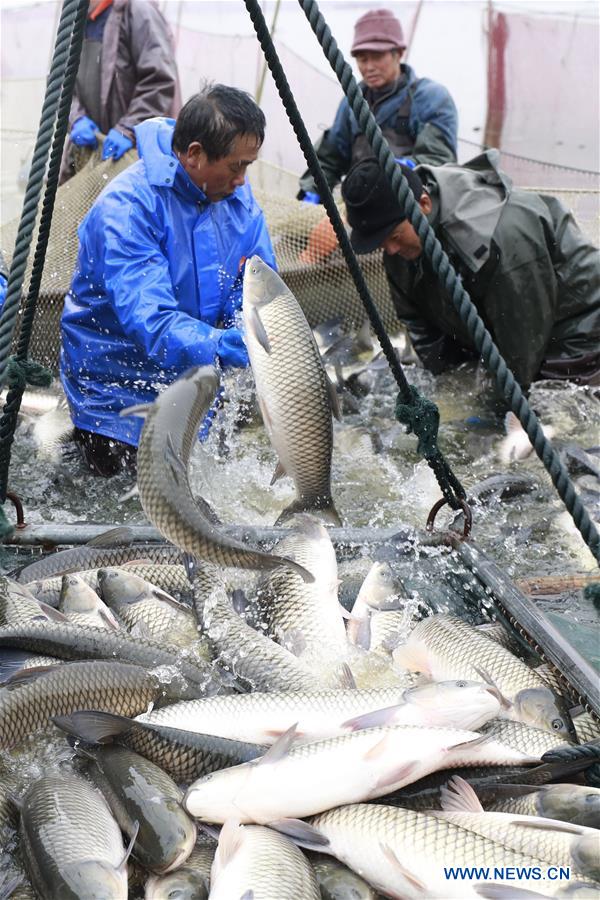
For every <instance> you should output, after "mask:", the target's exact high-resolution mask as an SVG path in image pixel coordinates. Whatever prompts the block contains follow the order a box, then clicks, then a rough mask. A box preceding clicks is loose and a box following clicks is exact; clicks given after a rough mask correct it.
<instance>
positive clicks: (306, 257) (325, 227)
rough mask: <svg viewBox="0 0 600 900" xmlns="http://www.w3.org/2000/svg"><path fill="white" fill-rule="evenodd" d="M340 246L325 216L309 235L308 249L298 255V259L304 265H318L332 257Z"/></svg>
mask: <svg viewBox="0 0 600 900" xmlns="http://www.w3.org/2000/svg"><path fill="white" fill-rule="evenodd" d="M337 245H338V241H337V237H336V236H335V231H334V230H333V225H332V224H331V222H330V221H329V219H328V218H327V216H325V218H324V219H321V221H320V222H317V224H316V225H315V227H314V228H313V230H312V231H311V232H310V234H309V235H308V243H307V245H306V249H304V250H303V251H302V253H300V254H299V255H298V259H299V260H300V262H302V263H308V264H311V263H317V262H319V261H320V260H321V259H324V258H325V257H326V256H330V255H331V254H332V253H333V251H334V250H335V248H336V247H337Z"/></svg>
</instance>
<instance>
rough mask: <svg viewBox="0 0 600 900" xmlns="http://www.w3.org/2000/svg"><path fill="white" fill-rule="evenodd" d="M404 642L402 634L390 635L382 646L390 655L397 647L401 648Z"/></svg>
mask: <svg viewBox="0 0 600 900" xmlns="http://www.w3.org/2000/svg"><path fill="white" fill-rule="evenodd" d="M401 642H402V636H401V635H400V634H390V635H388V637H386V638H384V640H383V641H382V642H381V646H382V647H383V649H384V650H387V652H388V653H393V652H394V650H395V649H396V647H399V646H400V644H401Z"/></svg>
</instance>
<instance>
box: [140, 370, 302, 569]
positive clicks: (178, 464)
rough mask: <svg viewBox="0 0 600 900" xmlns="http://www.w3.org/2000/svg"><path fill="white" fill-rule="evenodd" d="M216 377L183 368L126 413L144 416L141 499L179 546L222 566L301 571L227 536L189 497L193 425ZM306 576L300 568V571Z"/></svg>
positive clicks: (202, 412) (199, 419)
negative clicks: (160, 390)
mask: <svg viewBox="0 0 600 900" xmlns="http://www.w3.org/2000/svg"><path fill="white" fill-rule="evenodd" d="M218 387H219V377H218V375H217V371H216V369H215V368H214V366H203V367H201V368H195V369H190V370H188V371H187V372H186V373H185V374H184V375H182V376H181V377H180V378H178V379H177V381H175V382H173V384H171V385H170V386H169V387H168V388H167V389H166V390H165V391H163V393H162V394H160V395H159V397H158V399H157V400H156V401H155V402H154V403H150V404H147V405H146V406H142V407H136V408H135V410H129V411H125V412H126V414H128V415H135V414H137V415H141V416H143V417H144V427H143V428H142V433H141V436H140V441H139V445H138V452H137V476H138V489H139V493H140V501H141V504H142V507H143V509H144V512H145V513H146V515H147V516H148V518H149V519H150V521H151V522H152V524H153V525H154V526H155V527H156V528H157V529H158V530H159V531H160V532H161V534H162V535H163V536H164V537H166V538H167V539H168V540H170V541H172V542H173V543H174V544H175V546H176V547H179V548H180V550H184V551H186V552H187V553H191V554H193V555H194V556H198V557H200V559H204V560H208V561H210V562H213V563H217V564H218V565H221V566H233V567H237V568H241V569H274V568H278V567H279V566H282V565H289V566H291V567H292V568H296V569H300V567H298V566H296V564H295V563H294V562H293V561H291V560H286V559H284V558H283V557H277V556H272V555H271V554H269V553H264V552H263V551H261V550H254V549H252V548H250V547H248V546H246V545H244V544H242V543H241V542H240V541H236V540H234V539H233V538H229V537H227V536H226V535H225V534H224V533H223V532H222V531H220V530H219V529H218V527H217V526H216V525H215V524H214V522H213V521H211V520H210V519H209V518H208V515H207V512H206V508H205V507H206V505H207V504H204V507H203V506H202V505H201V503H200V502H199V501H198V500H196V499H195V498H194V497H193V496H192V491H191V487H190V483H189V479H188V472H187V469H188V463H189V458H190V454H191V452H192V447H193V446H194V444H195V442H196V440H197V434H198V428H199V427H200V425H201V423H202V421H203V419H204V418H205V416H206V414H207V412H208V410H209V409H210V407H211V405H212V404H213V402H214V400H215V397H216V394H217V389H218ZM301 571H302V572H303V574H306V573H305V572H304V570H301Z"/></svg>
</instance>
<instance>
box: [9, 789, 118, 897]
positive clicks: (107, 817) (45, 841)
mask: <svg viewBox="0 0 600 900" xmlns="http://www.w3.org/2000/svg"><path fill="white" fill-rule="evenodd" d="M21 836H22V845H23V851H24V856H25V860H26V864H27V869H28V872H29V874H30V877H31V880H32V882H33V884H34V886H35V888H36V891H37V893H38V895H39V896H40V897H110V898H111V900H126V898H127V868H126V866H125V865H123V860H124V857H125V848H124V846H123V839H122V837H121V832H120V829H119V826H118V825H117V823H116V822H115V820H114V819H113V817H112V816H111V814H110V812H109V809H108V807H107V805H106V803H105V801H104V799H103V798H102V796H101V795H100V794H99V793H98V792H97V791H96V790H94V788H93V787H91V785H89V784H88V783H87V781H85V780H84V779H83V778H79V777H77V776H75V775H70V774H64V775H47V776H44V777H42V778H40V779H38V780H37V781H35V782H34V783H33V784H32V785H31V786H30V787H29V789H28V791H27V792H26V794H25V796H24V797H23V801H22V810H21ZM90 868H91V870H90ZM67 871H69V875H67Z"/></svg>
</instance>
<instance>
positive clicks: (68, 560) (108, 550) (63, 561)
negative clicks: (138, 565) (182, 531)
mask: <svg viewBox="0 0 600 900" xmlns="http://www.w3.org/2000/svg"><path fill="white" fill-rule="evenodd" d="M136 559H137V560H141V559H145V560H149V561H151V562H153V563H155V564H157V567H158V566H159V565H165V564H173V563H179V562H180V561H181V550H179V549H178V548H177V547H173V545H172V544H159V543H147V544H133V545H131V546H129V545H128V546H126V547H92V546H90V545H89V544H84V546H82V547H71V548H70V549H69V550H59V551H58V552H56V553H49V554H48V555H47V556H44V557H43V559H39V560H36V561H35V562H33V563H29V565H26V566H23V568H22V569H20V570H19V573H18V575H17V581H19V582H21V584H23V583H27V582H29V581H42V580H44V579H46V578H52V577H56V576H58V575H67V574H69V573H71V572H79V571H81V570H86V569H92V568H94V569H101V568H103V567H104V566H120V565H122V564H123V563H129V562H131V561H135V560H136Z"/></svg>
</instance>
